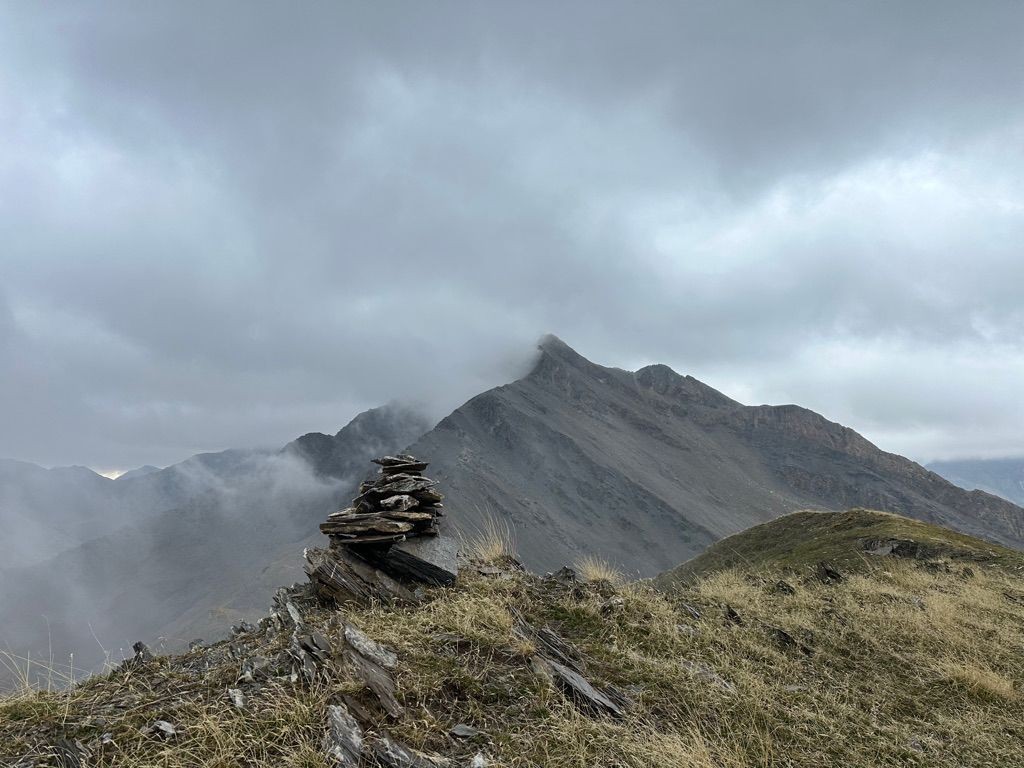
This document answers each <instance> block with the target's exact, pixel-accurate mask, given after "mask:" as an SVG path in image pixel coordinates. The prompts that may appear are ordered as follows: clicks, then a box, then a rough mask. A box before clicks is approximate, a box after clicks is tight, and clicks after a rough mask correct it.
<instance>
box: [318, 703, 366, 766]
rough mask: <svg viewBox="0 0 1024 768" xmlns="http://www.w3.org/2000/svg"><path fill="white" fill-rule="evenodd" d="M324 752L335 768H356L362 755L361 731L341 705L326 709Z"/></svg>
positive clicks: (333, 705)
mask: <svg viewBox="0 0 1024 768" xmlns="http://www.w3.org/2000/svg"><path fill="white" fill-rule="evenodd" d="M324 752H326V753H327V756H328V757H329V758H330V759H331V760H332V761H333V762H334V765H336V766H353V767H354V766H357V765H359V760H360V756H361V755H362V754H363V729H362V728H360V727H359V723H357V722H356V719H355V718H354V717H352V715H351V714H349V711H348V709H347V708H346V707H345V706H344V705H342V704H332V705H330V706H329V707H327V735H325V736H324Z"/></svg>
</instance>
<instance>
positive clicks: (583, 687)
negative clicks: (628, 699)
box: [534, 656, 625, 717]
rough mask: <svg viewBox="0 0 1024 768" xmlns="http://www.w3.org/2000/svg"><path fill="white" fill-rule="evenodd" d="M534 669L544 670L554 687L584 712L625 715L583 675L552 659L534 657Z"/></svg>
mask: <svg viewBox="0 0 1024 768" xmlns="http://www.w3.org/2000/svg"><path fill="white" fill-rule="evenodd" d="M534 669H538V670H545V671H546V672H547V674H548V676H549V677H550V679H551V680H552V681H553V682H554V684H555V686H556V687H557V688H558V689H559V690H561V691H562V693H564V694H565V695H566V696H567V697H568V698H569V699H570V700H571V701H572V702H573V703H574V704H576V706H578V707H579V708H580V709H583V710H584V711H587V712H590V713H592V714H595V715H601V714H605V715H611V716H612V717H622V716H623V715H624V714H625V713H624V712H623V711H622V709H621V708H620V707H619V705H618V704H616V703H615V702H614V701H612V700H611V699H610V698H608V697H607V696H606V695H605V694H603V693H601V691H599V690H597V689H596V688H595V687H594V686H592V685H591V684H590V682H589V681H588V680H587V679H586V678H585V677H583V675H581V674H579V673H578V672H576V671H574V670H572V669H570V668H569V667H567V666H565V665H564V664H560V663H559V662H557V661H555V660H554V659H547V658H544V657H543V656H535V657H534Z"/></svg>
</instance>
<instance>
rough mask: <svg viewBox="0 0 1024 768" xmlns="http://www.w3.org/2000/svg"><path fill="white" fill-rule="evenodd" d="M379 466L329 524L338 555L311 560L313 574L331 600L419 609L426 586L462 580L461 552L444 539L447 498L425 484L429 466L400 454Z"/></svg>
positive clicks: (315, 555)
mask: <svg viewBox="0 0 1024 768" xmlns="http://www.w3.org/2000/svg"><path fill="white" fill-rule="evenodd" d="M373 463H374V464H377V465H378V467H379V471H378V475H377V477H375V478H374V479H373V480H368V481H366V482H363V483H361V484H360V486H359V495H358V496H356V497H355V499H353V500H352V505H351V506H349V507H346V508H345V509H342V510H340V511H338V512H333V513H331V514H330V515H328V516H327V520H326V521H324V522H323V523H321V525H320V530H321V531H322V532H323V533H325V534H326V535H327V536H328V538H329V539H330V547H329V548H328V549H326V550H322V549H314V550H310V551H308V552H307V553H306V573H307V574H308V575H309V578H310V580H311V581H312V582H313V585H314V587H315V588H316V590H317V593H318V594H319V595H320V596H321V598H323V599H326V600H330V601H333V602H345V601H349V600H356V601H359V602H368V601H370V600H411V601H415V600H416V599H417V597H418V587H419V586H421V585H423V584H429V585H433V586H444V585H448V584H451V583H453V582H454V581H455V578H456V576H457V575H458V562H457V561H458V547H457V545H456V543H455V540H454V539H453V538H452V537H450V536H446V535H444V534H443V533H442V532H441V526H440V523H441V518H442V517H443V516H444V509H443V505H442V503H441V502H442V499H443V498H444V497H443V496H442V495H441V494H440V493H439V492H438V491H437V488H436V486H437V481H435V480H431V479H430V478H429V477H424V476H423V471H424V470H425V469H426V468H427V466H428V465H427V462H425V461H420V460H419V459H417V458H416V457H414V456H409V455H408V454H399V455H397V456H383V457H381V458H378V459H373Z"/></svg>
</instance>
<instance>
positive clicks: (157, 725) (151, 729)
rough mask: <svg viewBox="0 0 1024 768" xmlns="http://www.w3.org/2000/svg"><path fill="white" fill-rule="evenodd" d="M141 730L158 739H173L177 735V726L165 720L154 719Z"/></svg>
mask: <svg viewBox="0 0 1024 768" xmlns="http://www.w3.org/2000/svg"><path fill="white" fill-rule="evenodd" d="M142 732H143V733H144V734H146V735H148V736H154V737H156V738H158V739H173V738H175V737H177V735H178V727H177V726H176V725H174V724H173V723H169V722H167V721H166V720H154V721H153V722H152V723H151V724H150V725H147V726H146V727H145V728H143V729H142Z"/></svg>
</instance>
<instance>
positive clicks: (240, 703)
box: [228, 688, 248, 710]
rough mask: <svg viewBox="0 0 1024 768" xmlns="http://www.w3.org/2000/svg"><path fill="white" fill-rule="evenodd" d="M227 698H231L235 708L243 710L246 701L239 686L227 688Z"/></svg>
mask: <svg viewBox="0 0 1024 768" xmlns="http://www.w3.org/2000/svg"><path fill="white" fill-rule="evenodd" d="M228 698H229V699H231V703H232V704H233V705H234V707H235V709H237V710H243V709H245V705H246V703H247V702H248V700H247V699H246V696H245V694H244V693H242V689H241V688H228Z"/></svg>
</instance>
